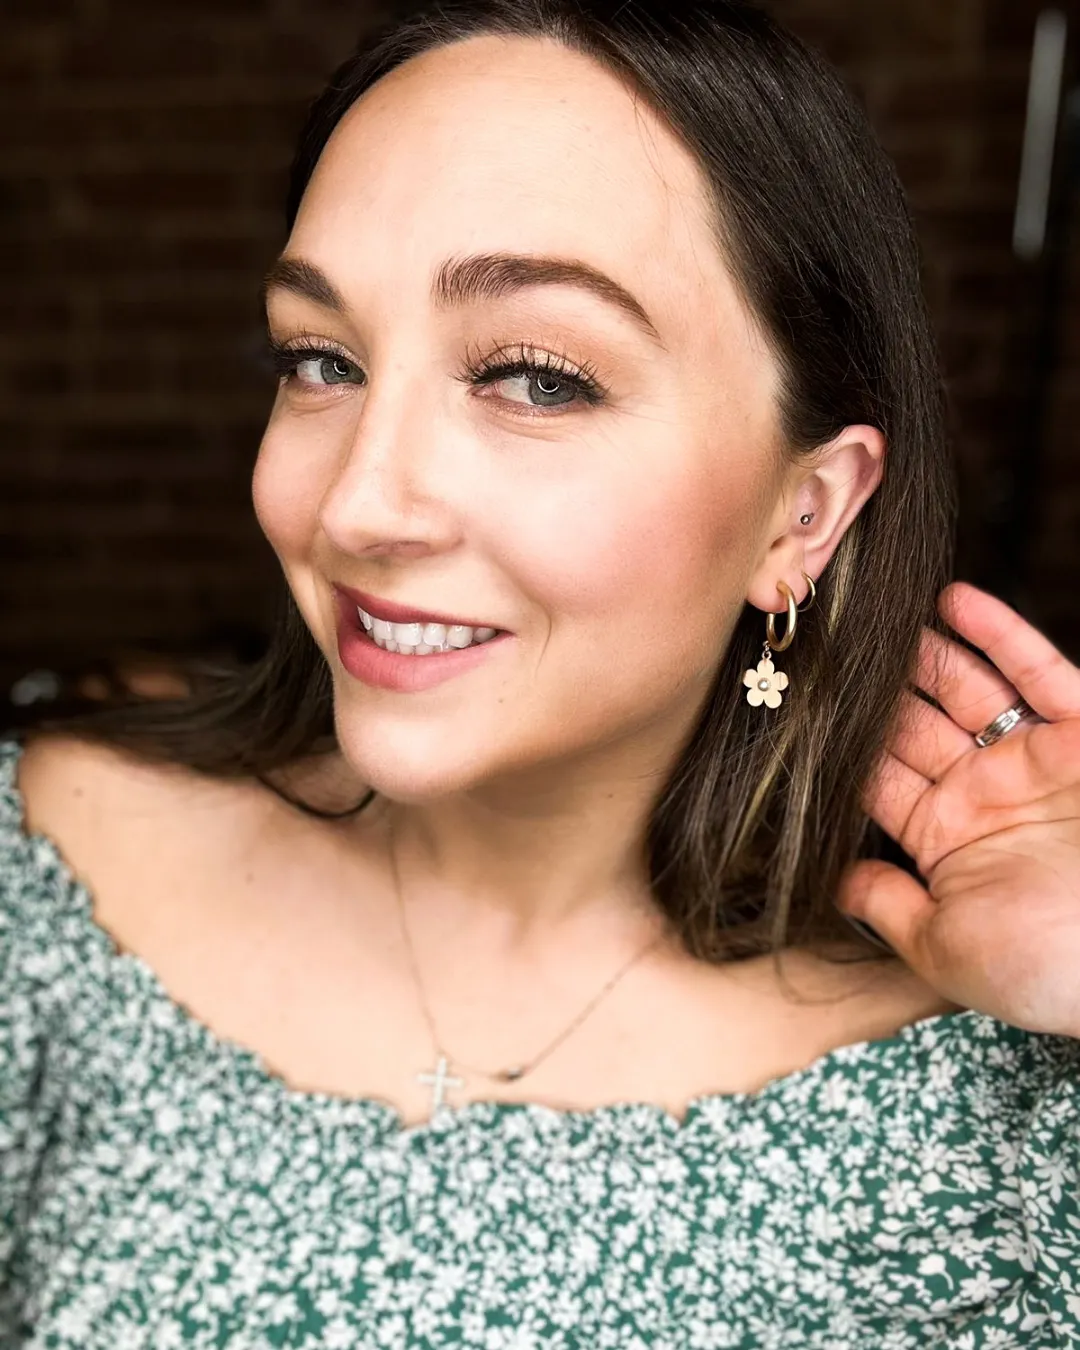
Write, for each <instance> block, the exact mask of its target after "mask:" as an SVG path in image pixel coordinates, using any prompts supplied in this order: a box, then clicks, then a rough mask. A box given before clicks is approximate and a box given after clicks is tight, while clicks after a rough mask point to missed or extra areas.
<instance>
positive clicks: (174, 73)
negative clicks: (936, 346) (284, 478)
mask: <svg viewBox="0 0 1080 1350" xmlns="http://www.w3.org/2000/svg"><path fill="white" fill-rule="evenodd" d="M774 7H775V9H776V11H777V12H778V13H779V14H780V15H781V16H782V17H784V18H786V19H787V21H788V22H789V23H790V24H791V26H792V27H794V28H795V29H796V30H797V31H800V32H802V33H803V34H804V35H806V36H807V37H809V38H810V39H812V40H813V41H816V42H817V43H818V44H819V45H820V46H821V47H822V48H823V49H824V50H825V51H826V53H828V54H829V55H831V56H832V57H833V59H834V60H836V61H837V62H838V63H839V64H840V65H841V66H842V68H843V69H844V70H845V71H846V72H847V74H848V75H849V77H850V78H851V80H852V81H853V83H854V84H855V85H856V87H857V88H858V89H859V91H860V93H861V95H862V97H863V98H864V99H865V101H866V104H867V107H868V109H869V111H870V114H871V116H872V118H873V120H874V121H875V123H876V125H877V126H878V128H879V130H880V133H881V135H882V137H883V139H884V141H885V143H886V145H887V146H888V148H889V149H890V150H891V151H892V153H893V154H894V155H895V156H896V158H897V161H898V163H899V166H900V169H901V172H902V175H903V177H904V179H905V182H906V184H907V186H908V188H909V191H910V194H911V197H912V201H913V204H914V206H915V208H916V211H917V215H918V220H919V225H920V230H921V231H922V234H923V238H924V242H925V248H926V255H927V289H928V293H929V295H930V300H931V304H932V307H933V310H934V314H935V317H936V320H937V323H938V328H939V332H940V337H941V343H942V350H943V355H944V360H945V365H946V370H947V373H948V377H949V382H950V387H951V391H952V394H953V397H954V403H955V410H956V417H955V421H956V441H957V454H958V457H959V462H960V466H961V472H962V482H963V486H964V492H965V505H964V520H963V529H962V535H961V559H960V568H959V571H960V574H961V575H963V576H967V577H970V578H971V579H972V580H975V581H979V582H982V583H984V584H991V583H993V584H994V585H995V586H996V587H997V589H999V590H1001V591H1002V592H1003V593H1004V592H1007V593H1008V598H1010V599H1013V600H1014V601H1015V602H1016V603H1019V604H1021V606H1022V607H1023V608H1024V611H1025V612H1026V613H1028V614H1029V615H1030V616H1031V617H1032V618H1033V619H1034V620H1035V621H1036V622H1039V623H1040V624H1041V625H1042V626H1043V627H1044V628H1045V629H1046V630H1047V631H1048V632H1050V634H1051V636H1053V637H1054V638H1055V640H1056V641H1058V642H1059V643H1061V644H1062V645H1064V646H1065V647H1066V648H1067V649H1069V650H1070V651H1071V653H1072V654H1073V655H1074V656H1076V655H1080V650H1078V645H1077V639H1076V638H1075V637H1074V635H1073V630H1074V629H1075V628H1076V620H1077V618H1078V617H1080V612H1078V608H1080V607H1078V605H1077V602H1076V600H1075V597H1074V589H1073V588H1074V586H1075V584H1076V581H1077V579H1078V573H1080V569H1078V568H1077V555H1078V547H1080V546H1078V540H1080V468H1078V461H1080V451H1078V448H1077V438H1076V436H1075V435H1074V434H1073V427H1074V426H1075V424H1076V413H1077V412H1078V411H1080V409H1078V401H1080V395H1078V393H1077V392H1076V390H1077V384H1076V379H1075V376H1076V373H1077V370H1078V368H1080V291H1078V286H1080V275H1078V271H1077V266H1076V262H1077V259H1076V258H1074V259H1073V265H1072V267H1071V268H1070V270H1069V273H1068V285H1069V288H1070V294H1071V297H1072V298H1071V301H1070V318H1069V321H1068V324H1067V328H1066V333H1065V339H1066V340H1065V349H1066V358H1067V364H1066V368H1065V373H1064V374H1063V375H1062V376H1061V377H1060V378H1059V379H1058V381H1057V384H1056V386H1055V390H1054V398H1053V403H1052V414H1053V415H1052V418H1051V425H1050V434H1049V436H1048V438H1047V451H1046V455H1045V462H1044V464H1043V468H1042V473H1041V479H1040V483H1039V490H1038V494H1037V499H1036V503H1035V505H1036V511H1035V516H1034V524H1033V528H1032V529H1031V530H1030V531H1029V534H1028V542H1029V543H1030V547H1029V548H1027V549H1025V554H1026V555H1027V556H1026V557H1025V558H1024V559H1023V560H1022V561H1024V563H1025V566H1026V567H1028V569H1029V571H1028V574H1027V575H1026V578H1025V580H1024V581H1023V582H1020V581H1019V580H1018V578H1020V576H1021V573H1020V571H1019V570H1018V568H1017V566H1016V565H1015V562H1016V560H1014V559H1013V558H1012V557H1011V556H1010V555H1007V554H1006V553H1005V552H1004V545H1003V539H1004V538H1005V535H1004V531H1003V525H1002V523H1003V520H1004V518H1005V515H1006V514H1007V510H1006V508H1007V506H1008V500H1009V496H1010V493H1011V492H1012V491H1013V489H1014V488H1015V482H1014V480H1013V479H1012V478H1010V474H1011V473H1012V472H1013V469H1012V463H1013V459H1014V456H1015V452H1016V447H1017V445H1018V444H1020V443H1021V442H1019V441H1018V437H1019V436H1020V435H1021V434H1022V432H1023V429H1024V422H1025V419H1026V417H1027V412H1026V409H1025V407H1024V405H1023V403H1022V400H1021V397H1020V394H1021V380H1020V377H1019V375H1018V372H1020V373H1022V371H1023V368H1024V365H1025V362H1026V360H1027V356H1028V352H1029V350H1030V338H1029V336H1028V334H1027V332H1026V329H1025V320H1024V314H1025V304H1026V303H1027V298H1028V297H1029V296H1030V293H1031V284H1032V283H1031V278H1030V276H1029V275H1028V274H1027V272H1026V270H1025V269H1024V268H1023V267H1021V266H1020V265H1019V264H1018V263H1016V262H1015V260H1014V259H1013V258H1012V256H1011V252H1010V239H1011V225H1012V208H1013V199H1014V193H1015V183H1016V175H1017V169H1018V165H1019V153H1020V140H1021V131H1022V124H1023V111H1024V100H1025V89H1026V76H1027V59H1028V45H1029V42H1030V36H1031V30H1032V24H1033V19H1034V15H1035V12H1036V10H1037V5H1036V4H1035V3H1033V2H1032V0H873V3H872V4H871V3H868V0H775V5H774ZM364 12H365V11H364V10H363V9H362V8H358V7H357V5H356V4H353V3H346V0H154V3H153V4H152V5H147V4H145V3H138V4H136V3H134V0H68V3H61V2H60V0H5V3H4V29H5V34H4V37H5V40H4V42H3V43H2V44H0V105H4V104H6V106H0V114H2V115H0V296H2V304H0V565H2V566H0V588H2V590H0V606H2V614H3V618H2V621H0V680H3V681H4V687H6V686H7V684H8V683H10V680H11V679H13V678H14V677H15V676H16V675H19V674H21V673H23V672H24V671H25V670H26V669H28V668H30V667H32V666H35V665H55V666H57V667H63V668H70V667H71V666H73V665H78V664H79V663H80V662H81V661H82V660H84V659H85V658H87V657H90V656H93V655H96V654H99V653H101V652H106V651H115V650H118V649H119V650H122V649H131V648H154V647H157V648H160V649H163V650H190V649H192V648H205V647H208V646H210V647H212V646H216V645H220V644H222V643H225V644H229V645H235V644H243V643H244V642H245V640H249V641H251V642H255V641H257V638H258V634H259V633H260V632H261V631H262V629H263V626H264V625H265V623H266V621H267V617H268V616H267V595H268V593H269V590H270V585H269V583H271V582H272V581H273V580H274V578H275V575H276V562H275V561H274V559H273V557H272V555H271V554H270V551H269V549H268V547H267V545H266V544H265V542H264V541H263V540H262V538H261V536H260V534H259V532H258V529H257V526H256V525H255V523H254V519H253V517H252V514H251V509H250V501H249V477H250V472H251V467H252V464H253V460H254V455H255V451H256V448H257V446H258V442H259V438H260V435H261V432H262V427H263V424H264V421H265V416H266V413H267V409H268V405H269V400H270V397H271V394H270V385H269V382H268V379H267V377H266V376H265V375H262V374H261V373H259V371H258V370H257V369H256V367H255V365H254V363H253V360H252V354H253V352H254V351H255V349H256V345H257V340H258V312H257V307H256V303H255V293H256V287H257V284H258V280H259V277H260V274H261V271H262V269H263V267H264V266H265V264H266V263H267V262H268V261H269V259H270V258H271V257H273V256H274V254H275V253H276V252H277V251H278V250H279V249H280V247H281V244H282V243H283V242H284V229H283V225H282V221H281V201H282V193H283V186H284V181H285V169H286V166H287V163H288V160H289V157H290V155H291V152H292V141H293V137H294V135H295V132H296V130H297V128H298V126H299V122H300V118H301V115H302V111H303V108H304V105H305V103H306V101H307V100H308V99H309V98H310V97H311V96H312V95H313V94H314V93H315V92H317V90H318V89H319V88H320V86H321V83H322V81H323V79H324V78H325V76H326V75H327V74H328V73H329V71H330V70H331V68H332V67H333V66H334V64H335V63H336V62H337V61H338V60H339V59H340V58H341V57H342V56H343V55H345V53H346V52H347V51H348V49H349V48H350V47H351V45H352V42H353V38H354V36H355V34H356V32H357V31H358V30H359V28H360V26H361V22H362V16H363V14H364ZM358 16H359V17H358ZM1074 36H1075V35H1074ZM1078 257H1080V254H1078ZM1069 372H1071V375H1070V373H1069ZM1027 462H1028V463H1031V462H1033V461H1031V460H1029V461H1027ZM1003 568H1004V573H1005V575H1004V576H1002V575H1001V573H1002V569H1003Z"/></svg>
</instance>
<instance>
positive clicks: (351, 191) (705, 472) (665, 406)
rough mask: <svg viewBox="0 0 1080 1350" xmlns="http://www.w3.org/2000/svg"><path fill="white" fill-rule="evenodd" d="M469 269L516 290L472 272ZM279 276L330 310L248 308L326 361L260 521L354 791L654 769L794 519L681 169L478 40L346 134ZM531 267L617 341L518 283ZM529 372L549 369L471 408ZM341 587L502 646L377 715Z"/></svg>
mask: <svg viewBox="0 0 1080 1350" xmlns="http://www.w3.org/2000/svg"><path fill="white" fill-rule="evenodd" d="M489 255H520V256H522V257H524V258H525V259H529V260H533V262H532V263H529V264H528V265H526V264H521V265H518V266H515V265H514V264H513V263H512V262H511V263H504V264H503V265H502V266H500V267H497V268H494V269H491V270H489V269H488V267H487V266H486V265H483V264H474V265H473V266H472V267H470V265H469V264H468V261H467V260H468V259H470V258H476V257H482V258H487V257H489ZM283 256H284V257H287V258H291V259H302V260H304V261H305V262H306V263H308V264H312V265H314V267H316V268H318V269H320V270H321V272H322V273H324V274H325V276H326V278H328V279H329V281H330V283H332V287H333V289H334V290H335V291H336V292H337V295H338V298H339V299H340V301H341V305H342V310H341V312H338V311H337V310H336V309H334V308H332V307H331V306H330V305H329V304H327V303H322V304H320V303H318V302H317V301H316V299H315V298H313V297H312V296H310V295H303V294H300V293H298V283H297V282H296V279H295V275H294V276H293V278H292V279H291V281H290V280H287V281H286V283H285V284H272V285H271V286H270V288H269V290H268V310H269V320H270V328H271V331H272V334H273V336H274V338H275V339H276V340H277V342H278V343H282V344H285V345H286V346H290V347H301V346H302V347H308V348H316V349H318V348H322V349H325V350H326V355H325V356H324V357H323V358H322V359H319V358H315V357H306V358H304V357H302V358H300V359H299V365H298V366H297V368H296V371H295V372H294V373H292V374H291V375H289V376H288V377H287V378H286V380H285V382H284V383H283V385H282V387H281V388H280V390H279V392H278V395H277V398H276V401H275V403H274V407H273V411H272V414H271V417H270V421H269V425H268V427H267V430H266V434H265V437H264V439H263V442H262V446H261V449H260V454H259V460H258V465H257V468H256V473H255V482H254V497H255V505H256V510H257V514H258V517H259V520H260V522H261V525H262V527H263V529H264V531H265V532H266V535H267V537H268V538H269V540H270V542H271V544H272V545H273V547H274V549H275V550H276V552H277V554H278V556H279V558H280V560H281V562H282V565H283V567H284V570H285V573H286V576H287V578H288V582H289V585H290V586H291V588H292V591H293V593H294V595H295V598H296V601H297V603H298V605H299V607H300V609H301V611H302V613H303V615H304V618H305V620H306V621H307V623H308V625H309V626H310V628H311V630H312V633H313V634H314V637H315V639H316V641H317V642H318V644H319V646H320V648H321V649H322V651H323V653H324V654H325V656H326V658H327V660H328V662H329V664H330V668H331V671H332V672H333V680H334V693H335V716H336V722H337V730H338V734H339V737H340V742H341V746H342V750H343V752H344V754H345V755H346V757H347V758H348V760H349V761H350V763H351V764H352V766H353V767H354V768H355V770H356V772H357V774H358V775H359V776H360V777H361V778H362V779H363V781H365V782H367V783H369V784H371V785H372V786H374V787H376V788H378V789H379V790H380V791H381V792H383V793H384V795H386V796H389V797H391V798H395V799H398V800H414V801H419V800H423V799H425V798H428V797H433V796H435V795H440V794H444V793H447V792H451V791H462V790H468V789H472V788H477V787H480V786H482V785H484V784H496V783H501V784H503V785H504V786H505V785H506V783H507V782H509V781H511V780H518V779H522V775H526V776H534V775H536V774H538V773H539V774H540V775H541V781H543V776H544V775H548V776H550V775H551V773H552V771H554V770H559V771H562V772H563V773H565V771H566V770H567V768H568V767H569V766H570V765H571V764H573V765H577V766H580V767H582V768H583V769H584V770H585V772H586V773H588V772H591V768H590V766H591V767H593V768H595V767H598V766H601V765H604V764H605V763H606V764H607V765H608V767H609V770H610V769H611V767H612V766H613V765H618V766H619V769H618V771H619V772H620V773H621V774H626V773H628V772H629V773H649V772H653V771H656V772H658V773H662V772H664V771H665V770H666V769H669V768H670V766H671V758H672V756H673V755H674V753H675V752H676V750H677V748H678V744H681V742H682V740H683V739H684V737H685V736H686V735H687V734H688V733H689V731H690V729H691V727H692V725H693V723H694V721H695V720H696V717H697V714H698V712H699V711H700V708H701V704H702V701H703V699H704V697H705V695H706V693H707V691H708V687H709V684H710V683H711V680H712V677H713V675H714V672H715V669H716V666H717V663H718V661H719V660H720V658H721V655H722V653H723V651H724V648H725V646H726V644H727V641H728V638H729V635H730V632H731V629H732V626H733V624H734V622H735V620H736V619H737V617H738V614H739V612H740V610H741V608H742V606H743V604H744V602H745V600H746V598H747V595H748V587H749V586H750V583H751V578H753V577H754V576H755V573H756V572H757V571H758V570H759V569H760V568H761V566H762V562H763V558H764V556H765V554H766V553H767V551H768V549H769V546H770V544H771V543H772V540H773V538H774V535H775V534H776V531H777V527H778V523H779V522H781V521H783V522H786V521H787V520H788V518H789V517H790V516H791V514H792V507H791V503H790V502H789V501H788V502H785V501H783V500H782V498H783V497H784V495H785V491H786V489H785V483H786V481H787V480H786V478H785V474H786V473H787V472H788V471H789V468H790V466H789V465H788V464H787V462H786V461H785V460H784V458H783V455H782V453H781V441H780V437H779V432H778V423H777V410H776V390H777V372H776V368H775V365H774V362H773V360H772V358H771V356H770V354H769V352H768V350H767V349H766V346H765V343H764V341H763V339H762V337H761V335H760V334H759V332H758V331H757V329H756V328H755V325H754V323H753V321H752V319H751V318H750V316H749V314H748V312H747V310H746V309H745V307H744V305H743V304H742V302H741V300H740V298H739V297H738V295H737V294H736V291H735V288H734V285H733V283H732V281H731V278H730V276H729V274H728V271H727V269H726V267H725V264H724V262H723V260H722V258H721V255H720V253H719V252H718V249H717V247H716V244H715V242H714V237H713V232H712V226H711V223H710V211H709V207H708V204H707V201H706V197H705V192H704V188H703V184H702V181H701V179H700V177H699V173H698V170H697V168H696V165H695V163H694V162H693V160H692V159H691V157H690V156H689V154H688V153H687V152H686V151H685V150H684V149H683V148H682V147H681V145H680V143H679V142H678V141H677V140H676V139H675V138H674V137H672V135H671V134H670V133H669V132H668V131H667V130H666V129H665V128H664V127H663V125H662V124H661V123H660V122H659V121H658V120H657V119H656V118H655V117H654V115H653V114H651V112H650V111H649V110H648V109H647V108H646V107H644V106H641V105H638V106H635V103H634V101H633V99H632V97H631V95H630V94H629V93H628V92H627V91H626V90H625V89H624V87H623V86H622V85H621V84H620V83H619V82H618V81H617V80H616V79H615V78H614V77H612V76H611V75H610V74H608V73H607V72H606V71H604V70H602V69H601V68H600V67H599V66H597V65H596V64H595V63H593V62H592V61H591V60H590V59H589V58H587V57H585V56H582V55H580V54H578V53H575V52H571V51H569V50H567V49H564V48H563V47H561V46H559V45H556V44H553V43H549V42H547V41H541V40H532V39H519V38H514V39H503V38H499V37H480V38H473V39H470V40H468V41H465V42H462V43H459V44H457V45H455V46H452V47H444V48H441V49H438V50H436V51H434V52H431V53H427V54H425V55H423V56H421V57H418V58H416V59H414V60H412V61H410V62H409V63H408V64H406V65H405V66H403V67H400V68H398V69H397V70H396V71H394V72H392V73H391V74H390V75H388V76H387V77H385V78H384V79H382V80H381V81H379V83H378V84H376V85H375V86H374V87H373V88H372V89H371V90H369V91H368V93H367V94H366V95H365V96H364V97H363V98H362V99H361V100H359V102H358V103H356V104H355V105H354V106H353V107H352V108H351V109H350V111H349V113H348V114H347V115H346V117H345V118H344V119H343V121H342V122H341V123H340V125H339V126H338V128H337V130H336V131H335V133H334V135H333V137H332V138H331V140H330V142H329V144H328V145H327V147H326V149H325V151H324V153H323V154H322V157H321V159H320V161H319V164H318V167H317V170H316V172H315V174H314V176H313V178H312V180H311V183H310V185H309V187H308V189H307V192H306V193H305V196H304V199H303V203H302V206H301V209H300V212H299V215H298V217H297V220H296V223H295V227H294V229H293V231H292V234H291V235H290V237H289V240H288V242H287V244H286V247H285V250H284V254H283ZM540 258H544V259H562V260H568V261H571V262H573V263H575V264H579V265H580V264H584V265H586V266H587V267H589V268H591V269H594V272H595V273H596V274H597V275H599V274H603V275H605V276H606V277H608V278H610V279H612V280H613V281H614V282H616V283H617V284H618V286H619V287H621V288H623V289H624V290H625V291H626V292H628V293H630V295H631V296H632V297H634V298H635V299H636V303H637V306H638V307H639V311H640V312H638V313H637V314H636V315H635V314H633V313H631V312H630V311H629V310H628V309H627V308H626V307H624V306H622V305H620V304H618V303H616V301H615V300H614V299H613V298H611V295H608V296H607V297H605V295H604V294H603V293H600V292H598V291H597V290H595V289H587V288H586V287H584V286H583V285H581V284H577V283H575V282H574V281H573V280H572V279H569V278H567V277H564V278H563V279H562V280H560V281H558V283H557V284H551V283H550V281H545V280H544V278H543V276H541V277H537V275H536V272H535V270H534V267H535V260H537V259H540ZM546 275H547V277H548V278H555V277H558V275H559V274H558V271H557V268H556V267H554V266H552V267H551V268H550V269H549V271H548V273H547V274H546ZM307 276H308V278H309V280H310V277H311V273H310V272H308V273H307ZM440 281H441V283H442V284H441V285H439V284H438V283H439V282H440ZM470 281H471V282H474V283H475V282H477V281H480V282H482V283H483V284H480V285H479V286H472V287H470V285H469V283H470ZM300 289H303V287H302V286H300ZM308 289H310V287H309V288H308ZM614 289H615V288H614V287H611V288H610V291H611V293H612V294H613V293H614ZM325 299H326V296H325V295H324V301H325ZM630 303H631V302H630V301H627V304H630ZM650 330H651V331H650ZM523 356H524V358H525V359H527V360H532V361H534V362H536V363H538V364H539V365H540V366H541V369H540V370H539V371H533V372H529V373H525V374H510V375H503V376H501V377H499V378H497V379H496V380H494V381H490V380H489V381H488V382H486V383H482V382H481V376H482V375H483V373H484V371H483V367H485V366H489V367H490V366H495V365H497V364H498V363H499V362H500V361H504V362H510V363H513V362H514V361H515V360H520V359H521V358H522V357H523ZM544 366H554V367H555V369H554V370H544V369H543V367H544ZM579 377H583V383H582V384H581V385H579V384H577V383H576V382H575V381H576V380H577V379H578V378H579ZM779 528H781V529H782V528H785V525H784V524H779ZM336 586H346V587H351V588H354V589H358V590H362V591H364V592H366V593H367V594H369V595H371V596H373V597H378V598H379V599H381V600H386V601H390V602H393V603H395V604H397V605H400V606H405V607H406V608H410V609H415V610H419V611H434V612H436V613H441V614H445V615H449V616H451V617H462V618H467V619H471V620H474V621H475V622H477V623H479V624H482V625H485V626H488V627H491V628H495V629H498V630H504V631H505V632H506V633H508V634H509V636H507V637H505V638H501V639H500V640H497V641H492V642H490V643H488V644H485V645H484V646H483V647H481V648H480V649H479V650H478V651H477V652H474V653H473V655H472V657H471V658H470V659H469V661H468V662H467V663H465V668H462V669H459V670H458V672H457V673H455V674H453V675H452V676H451V677H449V678H446V679H441V680H439V681H438V682H436V683H433V684H430V685H429V687H427V688H417V689H413V690H410V691H405V690H403V689H400V688H386V687H380V686H378V685H374V684H370V683H368V682H366V681H365V680H364V679H362V678H358V677H357V676H356V675H355V674H353V673H350V671H349V670H348V669H347V667H346V665H345V664H343V660H342V657H341V655H340V654H339V637H338V628H339V622H340V612H341V606H340V600H339V597H338V595H337V593H336V591H335V587H336ZM775 598H776V604H775V605H773V608H776V609H780V608H781V607H782V604H781V600H780V597H779V595H778V594H777V595H776V597H775ZM346 608H347V607H346ZM374 608H375V609H376V611H377V606H374ZM356 622H357V626H359V622H358V621H356ZM762 627H763V629H764V624H763V625H762ZM353 640H354V641H355V635H354V638H353ZM456 659H457V658H448V660H456ZM395 660H396V663H397V664H398V665H400V664H401V663H404V662H411V663H413V666H414V667H415V666H417V665H419V663H421V662H440V661H443V660H444V658H443V657H442V656H439V655H413V656H398V657H397V658H395ZM460 664H462V663H460V661H459V665H460ZM447 669H449V665H448V666H447ZM742 696H743V690H742V688H741V687H738V688H733V689H732V690H731V691H730V697H731V698H732V699H739V698H741V697H742ZM522 781H524V780H522Z"/></svg>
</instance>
